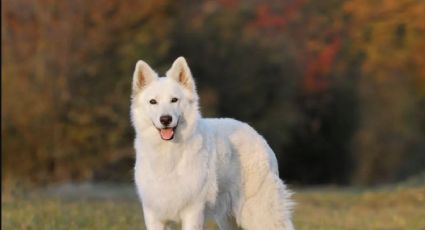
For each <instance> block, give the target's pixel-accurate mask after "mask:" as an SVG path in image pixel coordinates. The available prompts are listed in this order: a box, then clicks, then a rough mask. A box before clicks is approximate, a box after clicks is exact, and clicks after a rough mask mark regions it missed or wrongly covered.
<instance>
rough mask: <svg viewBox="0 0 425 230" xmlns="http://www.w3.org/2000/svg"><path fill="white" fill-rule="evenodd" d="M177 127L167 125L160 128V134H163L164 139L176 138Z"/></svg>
mask: <svg viewBox="0 0 425 230" xmlns="http://www.w3.org/2000/svg"><path fill="white" fill-rule="evenodd" d="M176 128H177V126H176V127H166V128H161V129H158V131H159V135H160V136H161V138H162V140H165V141H169V140H171V139H173V138H174V131H175V130H176Z"/></svg>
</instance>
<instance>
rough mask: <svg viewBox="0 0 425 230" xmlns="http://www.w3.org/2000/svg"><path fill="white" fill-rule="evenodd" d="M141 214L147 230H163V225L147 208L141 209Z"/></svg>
mask: <svg viewBox="0 0 425 230" xmlns="http://www.w3.org/2000/svg"><path fill="white" fill-rule="evenodd" d="M143 214H144V217H145V225H146V229H147V230H165V229H166V228H165V223H163V222H162V221H161V220H159V219H158V218H157V217H156V216H155V215H154V213H153V212H152V211H150V210H149V209H148V208H146V207H144V208H143Z"/></svg>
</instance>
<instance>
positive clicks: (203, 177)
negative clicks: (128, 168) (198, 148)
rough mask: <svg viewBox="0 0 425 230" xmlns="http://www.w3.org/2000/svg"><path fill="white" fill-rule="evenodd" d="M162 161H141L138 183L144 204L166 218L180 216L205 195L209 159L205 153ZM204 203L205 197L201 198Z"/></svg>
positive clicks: (137, 165)
mask: <svg viewBox="0 0 425 230" xmlns="http://www.w3.org/2000/svg"><path fill="white" fill-rule="evenodd" d="M182 155H183V156H182V157H181V158H179V156H169V158H162V159H150V160H147V159H143V158H142V159H137V163H136V184H137V186H138V189H139V192H140V194H141V197H142V202H143V204H144V205H147V206H149V207H150V208H152V209H155V210H156V211H157V212H158V213H161V215H163V217H164V218H167V219H175V218H178V213H179V212H180V211H181V210H182V209H183V208H184V207H186V206H187V205H188V204H190V203H191V202H193V201H194V200H199V199H198V198H199V196H202V194H203V190H204V189H205V184H206V183H207V181H208V178H207V170H206V169H207V168H208V167H207V165H206V164H207V159H206V156H204V155H202V153H197V154H193V153H184V154H182ZM201 200H202V198H201Z"/></svg>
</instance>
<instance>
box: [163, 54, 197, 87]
mask: <svg viewBox="0 0 425 230" xmlns="http://www.w3.org/2000/svg"><path fill="white" fill-rule="evenodd" d="M166 75H167V77H170V78H173V79H174V80H176V81H177V82H179V83H180V84H182V85H183V86H185V87H186V88H188V89H189V90H190V91H195V90H196V87H195V81H194V80H193V77H192V73H191V72H190V69H189V66H188V65H187V62H186V59H184V57H179V58H177V59H176V60H175V61H174V63H173V65H172V66H171V68H170V69H169V70H168V71H167V73H166Z"/></svg>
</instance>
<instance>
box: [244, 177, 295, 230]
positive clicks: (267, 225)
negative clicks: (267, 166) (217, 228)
mask: <svg viewBox="0 0 425 230" xmlns="http://www.w3.org/2000/svg"><path fill="white" fill-rule="evenodd" d="M291 194H292V193H291V192H289V191H288V190H287V189H286V187H285V185H284V184H283V183H282V181H281V180H280V178H279V176H277V175H276V174H274V173H272V172H270V173H268V174H267V175H266V176H265V178H264V181H263V182H262V184H261V186H260V187H259V188H258V190H257V192H256V193H255V194H254V195H252V196H250V197H246V200H245V201H244V202H243V204H241V210H240V216H239V217H240V219H239V221H238V222H239V226H241V227H242V228H243V229H247V230H261V229H268V230H293V229H294V227H293V224H292V222H291V211H292V207H293V205H294V203H293V202H292V201H291V200H290V197H291Z"/></svg>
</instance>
